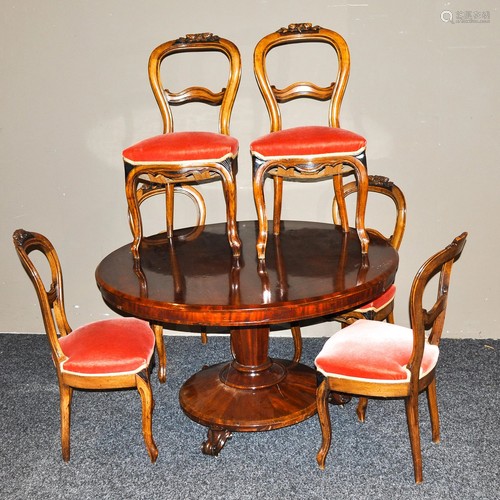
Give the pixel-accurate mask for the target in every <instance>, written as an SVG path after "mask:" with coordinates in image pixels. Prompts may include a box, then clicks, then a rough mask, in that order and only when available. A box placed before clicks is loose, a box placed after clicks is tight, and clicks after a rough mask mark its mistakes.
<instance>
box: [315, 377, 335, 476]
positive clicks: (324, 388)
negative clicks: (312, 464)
mask: <svg viewBox="0 0 500 500" xmlns="http://www.w3.org/2000/svg"><path fill="white" fill-rule="evenodd" d="M329 393H330V386H329V384H328V378H326V377H325V378H324V380H323V381H322V382H321V384H320V385H319V386H318V388H317V390H316V406H317V408H318V417H319V423H320V424H321V434H322V435H323V440H322V442H321V448H320V449H319V451H318V455H317V457H316V460H317V461H318V465H319V468H320V469H324V468H325V460H326V455H327V454H328V450H329V449H330V443H331V440H332V424H331V422H330V410H329V408H328V394H329Z"/></svg>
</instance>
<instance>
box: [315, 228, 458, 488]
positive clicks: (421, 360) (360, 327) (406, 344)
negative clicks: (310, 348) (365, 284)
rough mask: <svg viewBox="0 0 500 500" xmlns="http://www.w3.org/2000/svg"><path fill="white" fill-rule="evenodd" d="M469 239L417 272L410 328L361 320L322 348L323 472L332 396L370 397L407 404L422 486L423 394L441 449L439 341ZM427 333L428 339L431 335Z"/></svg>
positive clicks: (319, 365) (319, 393)
mask: <svg viewBox="0 0 500 500" xmlns="http://www.w3.org/2000/svg"><path fill="white" fill-rule="evenodd" d="M466 238H467V233H462V234H461V235H460V236H458V237H457V238H455V239H454V240H453V242H452V243H451V244H450V245H448V246H447V247H446V248H445V249H444V250H442V251H440V252H438V253H436V254H435V255H434V256H432V257H431V258H430V259H429V260H427V262H425V264H424V265H423V266H422V267H421V268H420V270H419V271H418V272H417V275H416V277H415V279H414V280H413V284H412V287H411V291H410V321H411V326H412V327H411V328H406V327H402V326H399V325H394V324H391V323H386V322H381V321H371V320H359V321H356V322H354V323H353V324H351V325H349V326H347V327H346V328H344V329H342V330H340V332H338V333H336V334H334V335H333V336H332V337H331V338H330V339H328V340H327V342H326V343H325V345H324V346H323V349H322V350H321V352H320V353H319V354H318V356H317V358H316V360H315V363H316V367H317V370H318V377H319V378H322V380H321V381H320V382H319V386H318V390H317V394H316V400H317V406H318V416H319V420H320V423H321V430H322V434H323V441H322V444H321V448H320V450H319V452H318V456H317V460H318V464H319V466H320V468H321V469H324V467H325V459H326V455H327V453H328V450H329V448H330V442H331V422H330V415H329V408H328V406H329V405H328V395H329V392H330V391H335V392H338V393H345V394H352V395H359V396H365V397H379V398H404V400H405V404H406V415H407V421H408V429H409V434H410V443H411V450H412V456H413V467H414V474H415V481H416V482H417V483H421V482H422V479H423V477H422V454H421V449H420V430H419V420H418V396H419V393H420V392H422V391H424V390H425V391H426V393H427V399H428V403H429V413H430V418H431V428H432V441H433V442H435V443H437V442H439V415H438V407H437V398H436V378H435V375H436V374H435V369H436V364H437V361H438V357H439V340H440V338H441V334H442V331H443V326H444V319H445V314H446V306H447V302H448V289H449V282H450V274H451V269H452V266H453V262H454V261H455V260H456V259H457V258H458V257H459V256H460V254H461V253H462V250H463V248H464V245H465V241H466ZM437 273H439V282H438V294H437V300H436V302H435V303H434V304H433V306H432V307H431V308H430V309H429V310H426V309H424V307H423V295H424V290H425V288H426V285H427V283H428V281H429V280H430V279H431V278H432V277H433V276H434V275H436V274H437ZM428 330H430V334H429V335H427V334H426V331H428ZM358 416H359V415H358ZM363 418H364V416H363ZM360 420H362V419H360Z"/></svg>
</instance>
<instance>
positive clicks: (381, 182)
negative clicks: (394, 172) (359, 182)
mask: <svg viewBox="0 0 500 500" xmlns="http://www.w3.org/2000/svg"><path fill="white" fill-rule="evenodd" d="M371 184H373V185H375V186H380V187H384V188H386V189H391V188H392V187H393V186H394V182H392V181H390V180H389V178H388V177H384V176H382V175H372V176H371Z"/></svg>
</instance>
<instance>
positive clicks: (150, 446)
mask: <svg viewBox="0 0 500 500" xmlns="http://www.w3.org/2000/svg"><path fill="white" fill-rule="evenodd" d="M135 380H136V385H137V390H138V391H139V394H140V396H141V402H142V434H143V436H144V442H145V443H146V448H147V450H148V453H149V457H150V458H151V463H155V462H156V459H157V457H158V448H157V447H156V443H155V441H154V439H153V426H152V413H153V408H154V400H153V393H152V391H151V385H150V383H149V375H148V371H147V369H145V370H143V371H141V372H139V373H138V374H137V375H136V376H135Z"/></svg>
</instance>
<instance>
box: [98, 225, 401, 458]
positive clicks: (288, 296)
mask: <svg viewBox="0 0 500 500" xmlns="http://www.w3.org/2000/svg"><path fill="white" fill-rule="evenodd" d="M258 232H259V228H258V222H256V221H249V222H239V223H238V233H239V235H240V238H241V240H242V243H243V245H242V254H241V256H240V257H239V258H235V257H233V255H232V253H231V251H230V249H229V247H228V245H227V239H226V225H225V224H212V225H207V226H205V227H200V228H198V232H197V234H193V230H192V229H186V230H185V231H184V232H183V231H182V230H178V231H176V232H175V236H176V237H175V238H173V239H168V238H166V237H165V236H164V235H158V236H156V237H153V238H148V239H144V240H143V242H142V244H141V247H140V252H139V254H140V259H139V260H137V259H134V258H133V256H132V254H131V251H130V246H129V245H125V246H123V247H121V248H119V249H118V250H116V251H114V252H113V253H111V254H110V255H108V256H107V257H106V258H105V259H104V260H103V261H102V262H101V263H100V264H99V266H98V268H97V270H96V280H97V284H98V286H99V288H100V290H101V293H102V295H103V297H104V299H105V300H106V301H107V302H108V303H109V304H110V305H111V306H112V307H114V308H115V309H118V310H120V311H123V312H124V313H128V314H131V315H134V316H137V317H140V318H143V319H147V320H150V321H153V322H164V323H177V324H186V325H220V326H229V327H230V328H231V347H232V352H233V356H234V359H233V360H232V361H227V362H225V363H221V364H219V365H215V366H212V367H209V368H207V369H205V370H202V371H201V372H199V373H197V374H195V375H193V377H191V378H190V379H189V380H188V381H187V382H186V383H185V384H184V386H183V387H182V389H181V391H180V395H179V399H180V403H181V406H182V408H183V410H184V412H185V413H186V414H187V415H188V416H189V417H190V418H192V419H193V420H195V421H196V422H199V423H201V424H202V425H206V426H208V427H210V431H209V436H208V440H207V441H206V442H205V443H204V444H203V451H204V452H205V453H210V454H217V453H218V452H219V451H220V448H221V447H222V446H223V445H224V443H225V441H226V440H227V439H228V437H229V434H228V433H230V432H231V431H238V430H240V431H252V430H269V429H275V428H279V427H283V426H287V425H292V424H294V423H297V422H300V421H301V420H303V419H305V418H307V417H309V416H311V415H312V414H314V413H315V411H316V403H315V392H316V374H315V371H314V370H313V369H312V368H309V367H307V366H304V365H302V364H300V363H299V362H298V359H297V360H294V361H288V360H273V359H270V358H269V357H268V343H269V329H270V325H271V324H276V323H285V322H296V321H300V320H302V319H308V318H315V317H320V316H323V315H327V314H332V313H336V312H340V311H344V310H347V309H352V308H353V307H356V306H357V305H359V304H362V303H365V302H367V301H369V300H371V299H372V298H374V297H376V296H377V295H379V294H380V293H382V292H383V291H384V290H386V289H387V288H388V287H389V286H390V285H391V284H392V283H393V281H394V277H395V273H396V270H397V266H398V254H397V252H396V251H395V250H394V248H393V247H392V246H391V245H390V244H388V243H387V242H386V241H385V240H383V239H382V238H378V237H377V236H376V235H374V237H373V238H372V241H371V244H370V247H369V251H368V254H366V255H364V256H363V255H362V253H361V246H360V242H359V238H358V236H357V234H356V232H355V230H353V229H351V230H350V231H349V232H347V233H345V232H343V231H342V228H340V227H338V226H335V225H333V224H324V223H314V222H298V221H282V222H281V230H280V234H279V235H278V236H273V238H271V239H270V242H269V247H268V252H267V255H266V260H265V261H262V260H259V259H258V257H257V254H256V252H255V244H256V240H257V237H258ZM183 234H184V235H189V237H183ZM157 340H158V339H157ZM164 363H165V360H162V359H160V364H163V367H164ZM161 369H162V368H161ZM162 373H163V376H164V375H165V371H164V368H163V372H162Z"/></svg>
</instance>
